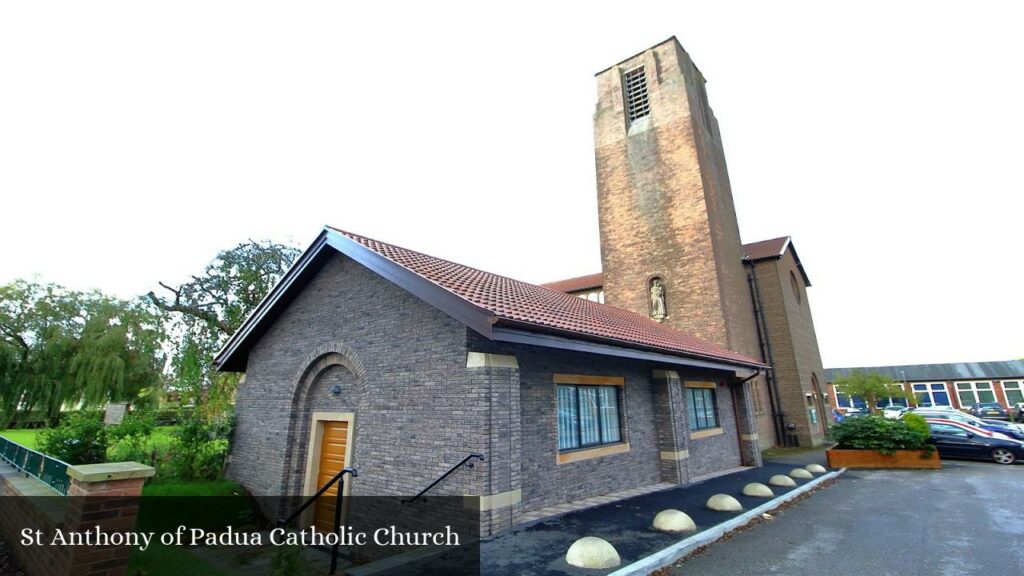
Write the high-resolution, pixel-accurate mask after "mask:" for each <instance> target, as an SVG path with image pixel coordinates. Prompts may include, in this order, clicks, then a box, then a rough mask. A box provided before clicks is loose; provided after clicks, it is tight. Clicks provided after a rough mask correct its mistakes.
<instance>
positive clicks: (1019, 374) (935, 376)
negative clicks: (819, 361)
mask: <svg viewBox="0 0 1024 576" xmlns="http://www.w3.org/2000/svg"><path fill="white" fill-rule="evenodd" d="M854 370H860V371H861V372H877V373H879V374H884V375H886V376H888V377H890V378H892V379H893V380H895V381H896V382H899V383H901V384H902V385H903V388H904V390H905V391H906V392H907V394H910V395H911V396H912V397H913V398H914V399H915V401H914V402H912V404H918V405H920V404H924V405H932V406H952V407H954V408H960V409H967V408H970V407H971V406H973V405H975V404H977V403H979V402H999V403H1000V404H1002V405H1003V406H1004V407H1006V408H1012V407H1013V406H1014V405H1015V404H1017V403H1018V402H1024V360H1009V361H1006V362H958V363H953V364H914V365H909V366H862V367H858V368H829V369H828V370H826V372H825V373H826V375H827V378H828V382H829V385H828V395H829V400H830V402H831V404H832V406H834V407H838V408H851V407H858V408H864V407H865V406H866V404H865V402H864V399H863V398H857V397H853V398H851V397H849V396H845V395H843V394H838V393H837V392H836V389H835V386H834V385H833V384H832V382H833V381H835V379H836V378H838V377H840V376H845V375H847V374H849V373H850V372H852V371H854ZM893 402H894V403H902V402H901V399H899V398H896V399H893Z"/></svg>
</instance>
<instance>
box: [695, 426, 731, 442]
mask: <svg viewBox="0 0 1024 576" xmlns="http://www.w3.org/2000/svg"><path fill="white" fill-rule="evenodd" d="M724 433H725V430H723V429H722V428H721V427H719V428H706V429H704V430H694V431H693V432H690V440H697V439H700V438H707V437H709V436H718V435H719V434H724Z"/></svg>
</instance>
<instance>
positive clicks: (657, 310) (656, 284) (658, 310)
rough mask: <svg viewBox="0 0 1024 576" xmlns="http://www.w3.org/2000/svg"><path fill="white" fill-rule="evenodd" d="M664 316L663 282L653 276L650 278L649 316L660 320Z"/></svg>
mask: <svg viewBox="0 0 1024 576" xmlns="http://www.w3.org/2000/svg"><path fill="white" fill-rule="evenodd" d="M665 316H667V314H665V283H664V282H662V281H661V278H655V279H654V280H651V318H653V319H655V320H657V321H658V322H661V321H662V320H664V319H665Z"/></svg>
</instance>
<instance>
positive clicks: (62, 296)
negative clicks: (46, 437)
mask: <svg viewBox="0 0 1024 576" xmlns="http://www.w3.org/2000/svg"><path fill="white" fill-rule="evenodd" d="M162 339H163V332H162V330H161V325H160V322H159V317H158V316H157V314H156V313H155V311H154V310H152V309H150V308H149V307H148V305H147V304H146V303H145V302H144V301H134V302H133V301H125V300H120V299H116V298H111V297H108V296H105V295H103V294H100V293H99V292H75V291H72V290H68V289H66V288H64V287H62V286H58V285H56V284H40V283H36V282H29V281H25V280H16V281H14V282H11V283H9V284H7V285H4V286H0V424H6V423H9V422H10V420H11V419H12V418H13V417H14V416H15V415H16V414H17V413H28V412H32V411H35V412H37V413H39V414H41V415H42V416H43V417H45V418H46V419H47V420H48V421H49V422H50V423H51V424H54V425H55V424H56V423H57V421H58V420H59V419H60V411H61V408H63V407H66V406H71V405H75V406H81V407H85V408H93V407H100V406H103V405H105V404H106V403H107V402H123V401H138V400H139V398H140V397H141V396H145V395H147V394H148V393H149V392H151V391H153V390H155V389H157V388H159V386H160V383H161V369H162V365H163V353H162V351H161V344H160V343H161V341H162Z"/></svg>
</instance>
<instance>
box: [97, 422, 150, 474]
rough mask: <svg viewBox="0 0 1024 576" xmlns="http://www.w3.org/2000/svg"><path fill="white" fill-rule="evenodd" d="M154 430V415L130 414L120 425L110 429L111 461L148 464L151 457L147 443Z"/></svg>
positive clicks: (108, 431) (108, 435) (108, 432)
mask: <svg viewBox="0 0 1024 576" xmlns="http://www.w3.org/2000/svg"><path fill="white" fill-rule="evenodd" d="M153 428H154V420H153V415H152V414H150V413H147V412H129V413H128V414H125V417H124V420H122V421H121V423H120V424H119V425H117V426H110V427H108V428H107V438H108V439H109V440H110V461H111V462H128V461H134V462H143V463H148V462H149V461H150V460H151V457H150V456H149V455H148V454H147V453H146V443H147V442H148V441H149V437H150V436H152V435H153Z"/></svg>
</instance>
